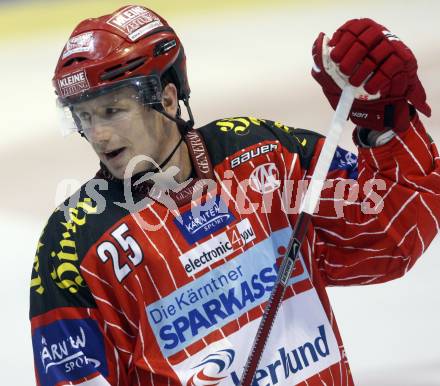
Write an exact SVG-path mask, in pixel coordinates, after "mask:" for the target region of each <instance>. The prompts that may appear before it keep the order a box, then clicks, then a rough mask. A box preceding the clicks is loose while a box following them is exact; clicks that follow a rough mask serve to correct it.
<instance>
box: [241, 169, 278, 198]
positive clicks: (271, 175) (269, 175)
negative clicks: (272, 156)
mask: <svg viewBox="0 0 440 386" xmlns="http://www.w3.org/2000/svg"><path fill="white" fill-rule="evenodd" d="M280 185H281V181H280V180H279V172H278V169H277V167H276V166H275V164H274V163H273V162H272V163H266V164H263V165H260V166H258V167H257V168H256V169H254V171H253V172H252V174H251V175H250V177H249V186H250V187H251V189H252V190H253V191H255V192H257V193H261V194H265V193H270V192H273V191H275V190H277V189H278V188H279V187H280Z"/></svg>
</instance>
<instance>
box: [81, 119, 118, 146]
mask: <svg viewBox="0 0 440 386" xmlns="http://www.w3.org/2000/svg"><path fill="white" fill-rule="evenodd" d="M111 135H112V129H111V126H110V125H108V124H106V123H105V122H102V121H100V120H99V119H96V120H93V121H92V122H91V124H90V125H89V127H88V128H87V130H86V137H87V139H88V140H89V141H90V142H92V143H94V144H98V145H99V144H103V143H106V142H108V141H109V140H110V138H111Z"/></svg>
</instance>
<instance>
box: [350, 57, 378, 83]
mask: <svg viewBox="0 0 440 386" xmlns="http://www.w3.org/2000/svg"><path fill="white" fill-rule="evenodd" d="M375 68H376V63H374V62H373V61H372V60H371V59H369V58H365V60H364V61H363V62H362V63H361V64H360V66H359V67H358V68H357V69H356V71H355V72H354V73H353V75H352V76H351V77H350V78H349V81H350V83H351V84H352V85H353V86H355V87H359V86H360V85H361V84H362V83H364V81H365V79H367V77H368V76H369V75H370V74H371V73H372V72H373V70H374V69H375Z"/></svg>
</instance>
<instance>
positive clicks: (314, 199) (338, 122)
mask: <svg viewBox="0 0 440 386" xmlns="http://www.w3.org/2000/svg"><path fill="white" fill-rule="evenodd" d="M354 91H355V89H354V88H353V87H352V86H351V85H346V86H345V87H344V89H343V90H342V94H341V97H340V99H339V103H338V106H337V107H336V111H335V113H334V115H333V118H332V121H331V124H330V129H329V131H328V133H327V137H326V139H325V141H324V146H323V147H322V150H321V153H320V155H319V158H318V162H317V164H316V167H315V170H314V172H313V176H312V179H311V180H310V185H309V187H308V189H307V192H306V195H305V197H304V200H303V201H302V204H301V208H300V213H299V215H298V219H297V221H296V223H295V227H294V229H293V234H292V237H291V238H290V240H289V245H288V246H287V252H286V254H285V255H284V257H283V261H282V263H281V266H280V269H279V271H278V275H277V279H276V281H275V284H274V288H273V289H272V292H271V294H270V297H269V300H268V302H267V305H266V308H265V310H264V313H263V316H262V318H261V322H260V325H259V326H258V331H257V335H256V336H255V340H254V343H253V345H252V349H251V352H250V354H249V357H248V359H247V361H246V364H245V367H244V371H243V374H242V376H241V381H240V384H241V386H250V385H251V383H252V381H253V378H254V376H255V372H256V371H257V367H258V365H259V363H260V360H261V357H262V355H263V351H264V347H265V346H266V343H267V341H268V338H269V334H270V331H271V329H272V326H273V323H274V320H275V317H276V314H277V312H278V309H279V307H280V305H281V302H282V300H283V297H284V293H285V291H286V288H287V282H288V281H289V278H290V276H291V275H292V271H293V267H294V266H295V261H296V259H297V256H298V253H299V250H300V248H301V244H302V242H303V241H304V237H305V235H306V233H307V228H308V226H309V224H310V221H311V218H312V215H313V212H314V211H315V208H316V205H317V203H318V200H319V197H320V195H321V191H322V187H323V185H324V181H325V179H326V177H327V174H328V170H329V169H330V165H331V162H332V159H333V156H334V154H335V151H336V147H337V146H338V142H339V140H340V138H341V134H342V131H343V129H344V124H345V121H346V120H347V117H348V114H349V112H350V109H351V106H352V104H353V100H354Z"/></svg>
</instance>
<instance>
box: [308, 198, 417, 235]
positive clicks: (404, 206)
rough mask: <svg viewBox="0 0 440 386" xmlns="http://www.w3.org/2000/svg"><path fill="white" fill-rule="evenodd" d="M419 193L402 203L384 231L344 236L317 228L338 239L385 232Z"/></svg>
mask: <svg viewBox="0 0 440 386" xmlns="http://www.w3.org/2000/svg"><path fill="white" fill-rule="evenodd" d="M418 195H419V193H418V192H414V193H413V194H412V195H411V197H410V198H408V200H406V202H405V203H404V204H403V205H402V207H401V208H400V209H399V210H398V211H397V212H396V213H395V215H394V216H393V217H392V218H391V220H390V221H389V222H388V225H387V226H386V227H385V229H384V230H383V231H379V232H362V233H358V234H356V235H354V236H352V237H344V236H341V235H340V234H339V233H336V232H333V231H330V230H328V229H325V228H322V227H316V228H315V229H319V230H322V231H323V232H326V233H328V234H330V235H332V236H334V237H336V238H338V239H341V240H353V239H355V238H357V237H359V236H365V235H380V234H383V233H385V232H386V231H387V230H388V229H389V228H390V226H391V225H392V224H393V222H394V221H395V220H396V218H397V217H399V215H400V213H401V212H402V211H403V210H404V209H405V208H406V207H407V206H408V204H409V203H410V202H411V201H412V200H413V199H414V198H415V197H416V196H418Z"/></svg>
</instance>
